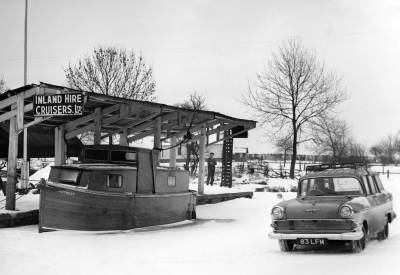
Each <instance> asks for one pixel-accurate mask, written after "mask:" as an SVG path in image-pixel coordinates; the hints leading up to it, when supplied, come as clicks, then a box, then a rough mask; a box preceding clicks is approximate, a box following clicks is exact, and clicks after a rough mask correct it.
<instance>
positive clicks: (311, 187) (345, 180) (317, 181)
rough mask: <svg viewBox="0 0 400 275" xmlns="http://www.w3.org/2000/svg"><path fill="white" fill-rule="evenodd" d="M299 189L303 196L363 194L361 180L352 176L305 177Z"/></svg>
mask: <svg viewBox="0 0 400 275" xmlns="http://www.w3.org/2000/svg"><path fill="white" fill-rule="evenodd" d="M299 190H300V192H299V193H300V195H301V196H302V197H306V196H337V195H362V194H363V191H362V187H361V184H360V182H359V181H358V180H357V179H356V178H352V177H339V178H331V177H319V178H308V179H303V180H301V181H300V183H299Z"/></svg>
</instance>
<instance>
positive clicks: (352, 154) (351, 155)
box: [346, 139, 367, 162]
mask: <svg viewBox="0 0 400 275" xmlns="http://www.w3.org/2000/svg"><path fill="white" fill-rule="evenodd" d="M348 147H349V149H348V157H347V158H346V159H347V161H348V162H365V161H366V160H367V157H366V152H367V149H366V147H365V146H364V145H363V144H361V143H359V142H356V141H354V140H352V139H350V140H349V144H348Z"/></svg>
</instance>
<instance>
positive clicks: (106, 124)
mask: <svg viewBox="0 0 400 275" xmlns="http://www.w3.org/2000/svg"><path fill="white" fill-rule="evenodd" d="M72 92H79V93H82V94H83V95H84V97H85V104H84V111H83V116H81V117H65V116H64V117H60V116H48V117H35V116H34V113H33V98H34V96H35V95H41V94H62V93H72ZM21 96H22V99H21ZM18 97H19V98H20V102H21V101H22V103H19V104H20V105H21V104H23V105H22V106H23V126H22V128H29V131H28V147H29V148H36V149H35V150H36V151H37V152H36V153H34V154H33V153H29V151H31V152H33V151H35V150H33V149H30V150H28V155H29V157H46V156H50V155H51V156H54V155H52V153H51V152H47V153H45V154H43V155H41V154H40V152H41V148H45V147H48V148H53V147H54V146H52V145H54V128H56V127H63V128H64V129H65V138H66V140H67V143H68V145H69V146H72V147H74V146H75V147H78V146H79V145H80V142H79V141H77V139H76V137H77V136H79V135H81V134H82V133H85V132H90V131H93V130H94V128H95V127H96V123H97V124H98V123H99V119H98V117H99V116H100V117H101V119H100V121H101V122H100V123H101V133H102V138H106V137H109V136H112V135H115V134H120V133H123V132H125V133H126V134H127V136H128V141H129V142H132V141H135V140H139V139H142V138H145V137H147V136H151V135H153V134H154V132H155V128H154V125H155V121H156V120H158V121H159V122H160V123H161V126H160V127H161V129H160V133H161V139H162V140H163V141H166V140H168V139H169V138H171V137H172V136H175V137H177V138H178V139H179V138H180V139H182V138H183V137H186V138H187V137H188V133H190V135H189V137H190V138H191V140H196V139H198V138H199V137H200V130H201V129H202V128H205V129H206V135H207V137H208V138H207V141H208V144H212V143H215V142H219V141H222V140H224V139H226V138H230V137H243V135H244V136H246V135H247V131H248V130H250V129H253V128H255V126H256V122H255V121H253V120H247V119H240V118H234V117H231V116H228V115H224V114H221V113H219V112H214V111H204V110H192V109H186V108H180V107H177V106H171V105H167V104H162V103H157V102H149V101H139V100H132V99H127V98H121V97H115V96H110V95H103V94H97V93H91V92H87V91H80V90H75V89H71V88H68V87H63V86H58V85H53V84H48V83H43V82H41V83H40V84H30V85H26V86H22V87H19V88H17V89H13V90H9V91H7V92H6V93H4V94H1V95H0V149H1V150H0V151H1V152H7V148H8V130H9V126H8V120H9V119H10V118H11V117H12V116H15V115H16V112H17V111H16V110H15V107H12V106H17V105H18V104H17V101H18ZM17 107H18V106H17ZM96 114H97V115H96ZM96 119H97V121H96ZM22 128H21V127H20V129H19V130H20V131H22ZM20 136H21V135H20ZM19 144H22V142H19ZM52 151H53V152H54V149H52ZM69 151H70V152H74V150H72V151H71V150H69ZM74 154H75V153H71V154H69V155H74ZM3 155H6V154H4V153H3V154H0V157H4V156H3Z"/></svg>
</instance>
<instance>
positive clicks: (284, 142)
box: [274, 135, 293, 166]
mask: <svg viewBox="0 0 400 275" xmlns="http://www.w3.org/2000/svg"><path fill="white" fill-rule="evenodd" d="M292 145H293V141H292V135H286V136H281V137H276V138H275V143H274V146H275V147H276V148H277V149H278V150H279V152H283V166H286V160H287V154H288V153H290V152H292Z"/></svg>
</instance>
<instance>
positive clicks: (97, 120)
mask: <svg viewBox="0 0 400 275" xmlns="http://www.w3.org/2000/svg"><path fill="white" fill-rule="evenodd" d="M101 120H102V117H101V108H96V109H95V110H94V127H93V130H94V144H95V145H98V144H100V142H101V123H102V121H101Z"/></svg>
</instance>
